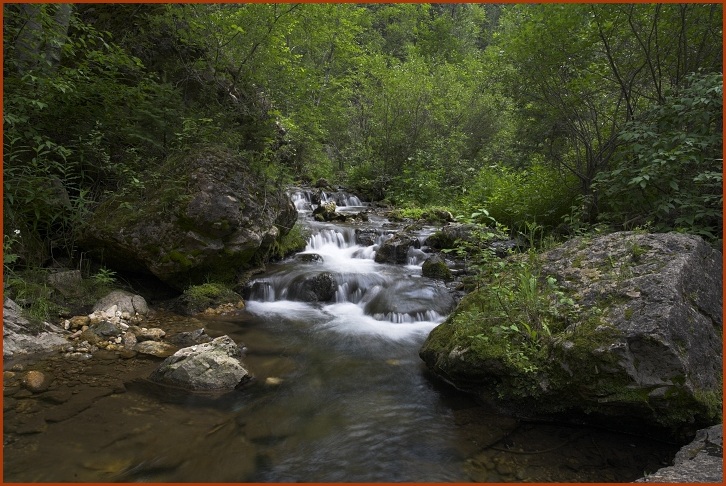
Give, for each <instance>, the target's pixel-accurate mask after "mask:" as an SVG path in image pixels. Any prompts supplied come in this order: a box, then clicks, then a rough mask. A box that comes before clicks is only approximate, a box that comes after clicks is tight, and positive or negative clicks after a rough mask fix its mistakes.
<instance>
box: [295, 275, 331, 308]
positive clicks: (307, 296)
mask: <svg viewBox="0 0 726 486" xmlns="http://www.w3.org/2000/svg"><path fill="white" fill-rule="evenodd" d="M336 290H337V285H336V283H335V278H334V277H333V274H331V273H330V272H323V273H319V274H317V275H315V276H314V277H310V278H306V279H305V280H304V281H303V282H302V285H301V288H300V289H299V290H297V291H295V294H297V295H298V297H299V298H300V300H303V301H306V302H327V301H329V300H332V299H333V297H335V291H336Z"/></svg>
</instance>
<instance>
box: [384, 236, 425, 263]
mask: <svg viewBox="0 0 726 486" xmlns="http://www.w3.org/2000/svg"><path fill="white" fill-rule="evenodd" d="M418 246H420V242H419V241H418V238H416V237H415V236H412V235H408V234H406V233H396V234H395V235H393V236H392V237H391V238H389V239H387V240H386V241H384V242H383V243H382V244H381V245H380V247H379V248H378V250H376V256H375V258H374V260H375V261H376V263H393V264H399V265H405V264H406V263H408V250H409V248H417V247H418Z"/></svg>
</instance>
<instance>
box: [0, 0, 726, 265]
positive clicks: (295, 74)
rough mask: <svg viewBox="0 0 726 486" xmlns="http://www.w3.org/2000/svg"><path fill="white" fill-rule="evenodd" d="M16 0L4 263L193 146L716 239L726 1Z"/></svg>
mask: <svg viewBox="0 0 726 486" xmlns="http://www.w3.org/2000/svg"><path fill="white" fill-rule="evenodd" d="M3 8H4V31H3V36H4V44H3V49H4V65H3V76H4V93H3V107H4V110H3V176H4V185H3V197H4V199H3V204H4V221H3V223H4V225H3V226H4V250H5V264H6V265H12V264H15V263H17V262H19V261H23V262H24V263H26V264H31V263H32V262H33V261H34V259H35V260H38V258H40V257H37V255H41V254H47V253H50V254H52V255H56V254H65V255H68V256H71V257H72V256H74V252H75V251H76V247H75V237H76V235H77V234H78V231H79V230H80V228H82V225H83V222H84V219H85V218H86V216H87V214H88V212H89V211H92V210H93V208H94V207H95V205H97V204H98V203H99V202H101V201H103V200H104V199H105V198H108V197H110V196H111V195H113V194H118V193H120V192H123V191H130V190H134V188H137V187H140V186H143V185H144V184H147V183H148V182H149V181H151V180H154V178H155V177H158V173H159V171H158V169H159V167H161V166H162V165H163V163H164V162H165V161H166V160H168V159H169V157H170V156H171V155H173V154H174V153H178V152H180V151H186V150H189V149H191V148H193V147H195V146H197V145H200V144H202V145H208V144H217V145H223V146H226V147H228V148H230V149H233V150H235V151H237V152H239V153H242V154H245V155H246V156H247V157H248V158H249V160H250V161H251V162H252V163H254V164H255V166H256V167H257V168H258V170H259V173H260V174H263V175H264V177H269V178H270V180H274V181H276V182H277V183H278V184H280V185H284V184H289V183H292V182H293V181H295V182H314V181H316V180H318V179H320V178H326V179H328V180H330V181H331V182H333V183H338V184H342V185H345V186H347V187H349V188H351V189H352V190H355V191H358V192H359V193H360V194H362V195H363V196H365V197H366V198H368V199H369V200H378V201H385V202H387V203H390V204H395V205H397V206H400V207H423V206H434V205H440V206H447V207H449V208H450V209H452V210H453V211H456V212H458V213H460V214H472V213H475V212H478V214H482V213H481V210H485V211H486V214H487V217H489V218H492V219H494V220H496V221H498V222H499V223H501V224H503V225H506V226H508V227H510V228H521V227H524V226H525V225H526V224H527V223H532V222H536V223H537V224H539V225H541V226H543V227H546V228H549V229H550V230H552V229H555V228H557V227H558V226H561V225H562V224H563V223H566V224H567V226H568V227H569V230H573V229H576V227H580V226H581V225H586V224H606V225H609V226H610V227H612V228H626V229H630V228H634V227H649V228H651V229H653V230H655V231H671V230H677V231H684V232H690V233H695V234H700V235H702V236H704V237H706V238H708V239H710V240H716V239H719V238H720V237H721V233H722V111H723V103H722V91H723V89H722V84H723V81H722V51H723V49H722V45H723V44H722V35H723V33H722V5H721V4H715V3H714V4H696V3H687V4H686V3H684V4H641V3H638V4H521V5H497V4H474V3H472V4H459V3H447V4H380V3H374V4H289V3H276V4H228V3H225V4H77V5H74V4H5V5H4V6H3ZM18 234H22V235H23V240H22V245H21V244H20V243H19V239H18V238H17V235H18ZM33 255H36V257H34V256H33ZM9 259H10V261H9ZM41 260H42V259H41Z"/></svg>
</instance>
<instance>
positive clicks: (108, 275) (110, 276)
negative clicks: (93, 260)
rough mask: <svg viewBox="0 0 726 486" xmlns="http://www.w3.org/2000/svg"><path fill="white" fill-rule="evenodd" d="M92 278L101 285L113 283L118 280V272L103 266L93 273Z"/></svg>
mask: <svg viewBox="0 0 726 486" xmlns="http://www.w3.org/2000/svg"><path fill="white" fill-rule="evenodd" d="M91 279H93V280H94V281H95V282H96V283H98V284H100V285H111V284H113V283H114V282H115V281H116V272H115V271H113V270H110V269H108V268H106V267H101V268H99V269H98V272H96V273H94V274H93V275H91Z"/></svg>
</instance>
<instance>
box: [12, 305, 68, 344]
mask: <svg viewBox="0 0 726 486" xmlns="http://www.w3.org/2000/svg"><path fill="white" fill-rule="evenodd" d="M63 334H64V331H63V329H61V328H60V327H58V326H55V325H53V324H50V323H47V322H42V323H39V324H32V323H31V322H30V321H28V319H26V318H25V317H23V316H22V309H21V308H20V306H19V305H18V304H16V303H15V302H13V301H12V300H10V299H8V298H5V300H4V301H3V356H4V357H5V358H8V357H11V356H14V355H18V354H33V353H49V352H54V351H58V350H60V349H62V348H63V347H64V346H66V345H67V344H68V341H67V340H66V339H65V338H64V337H63Z"/></svg>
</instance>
